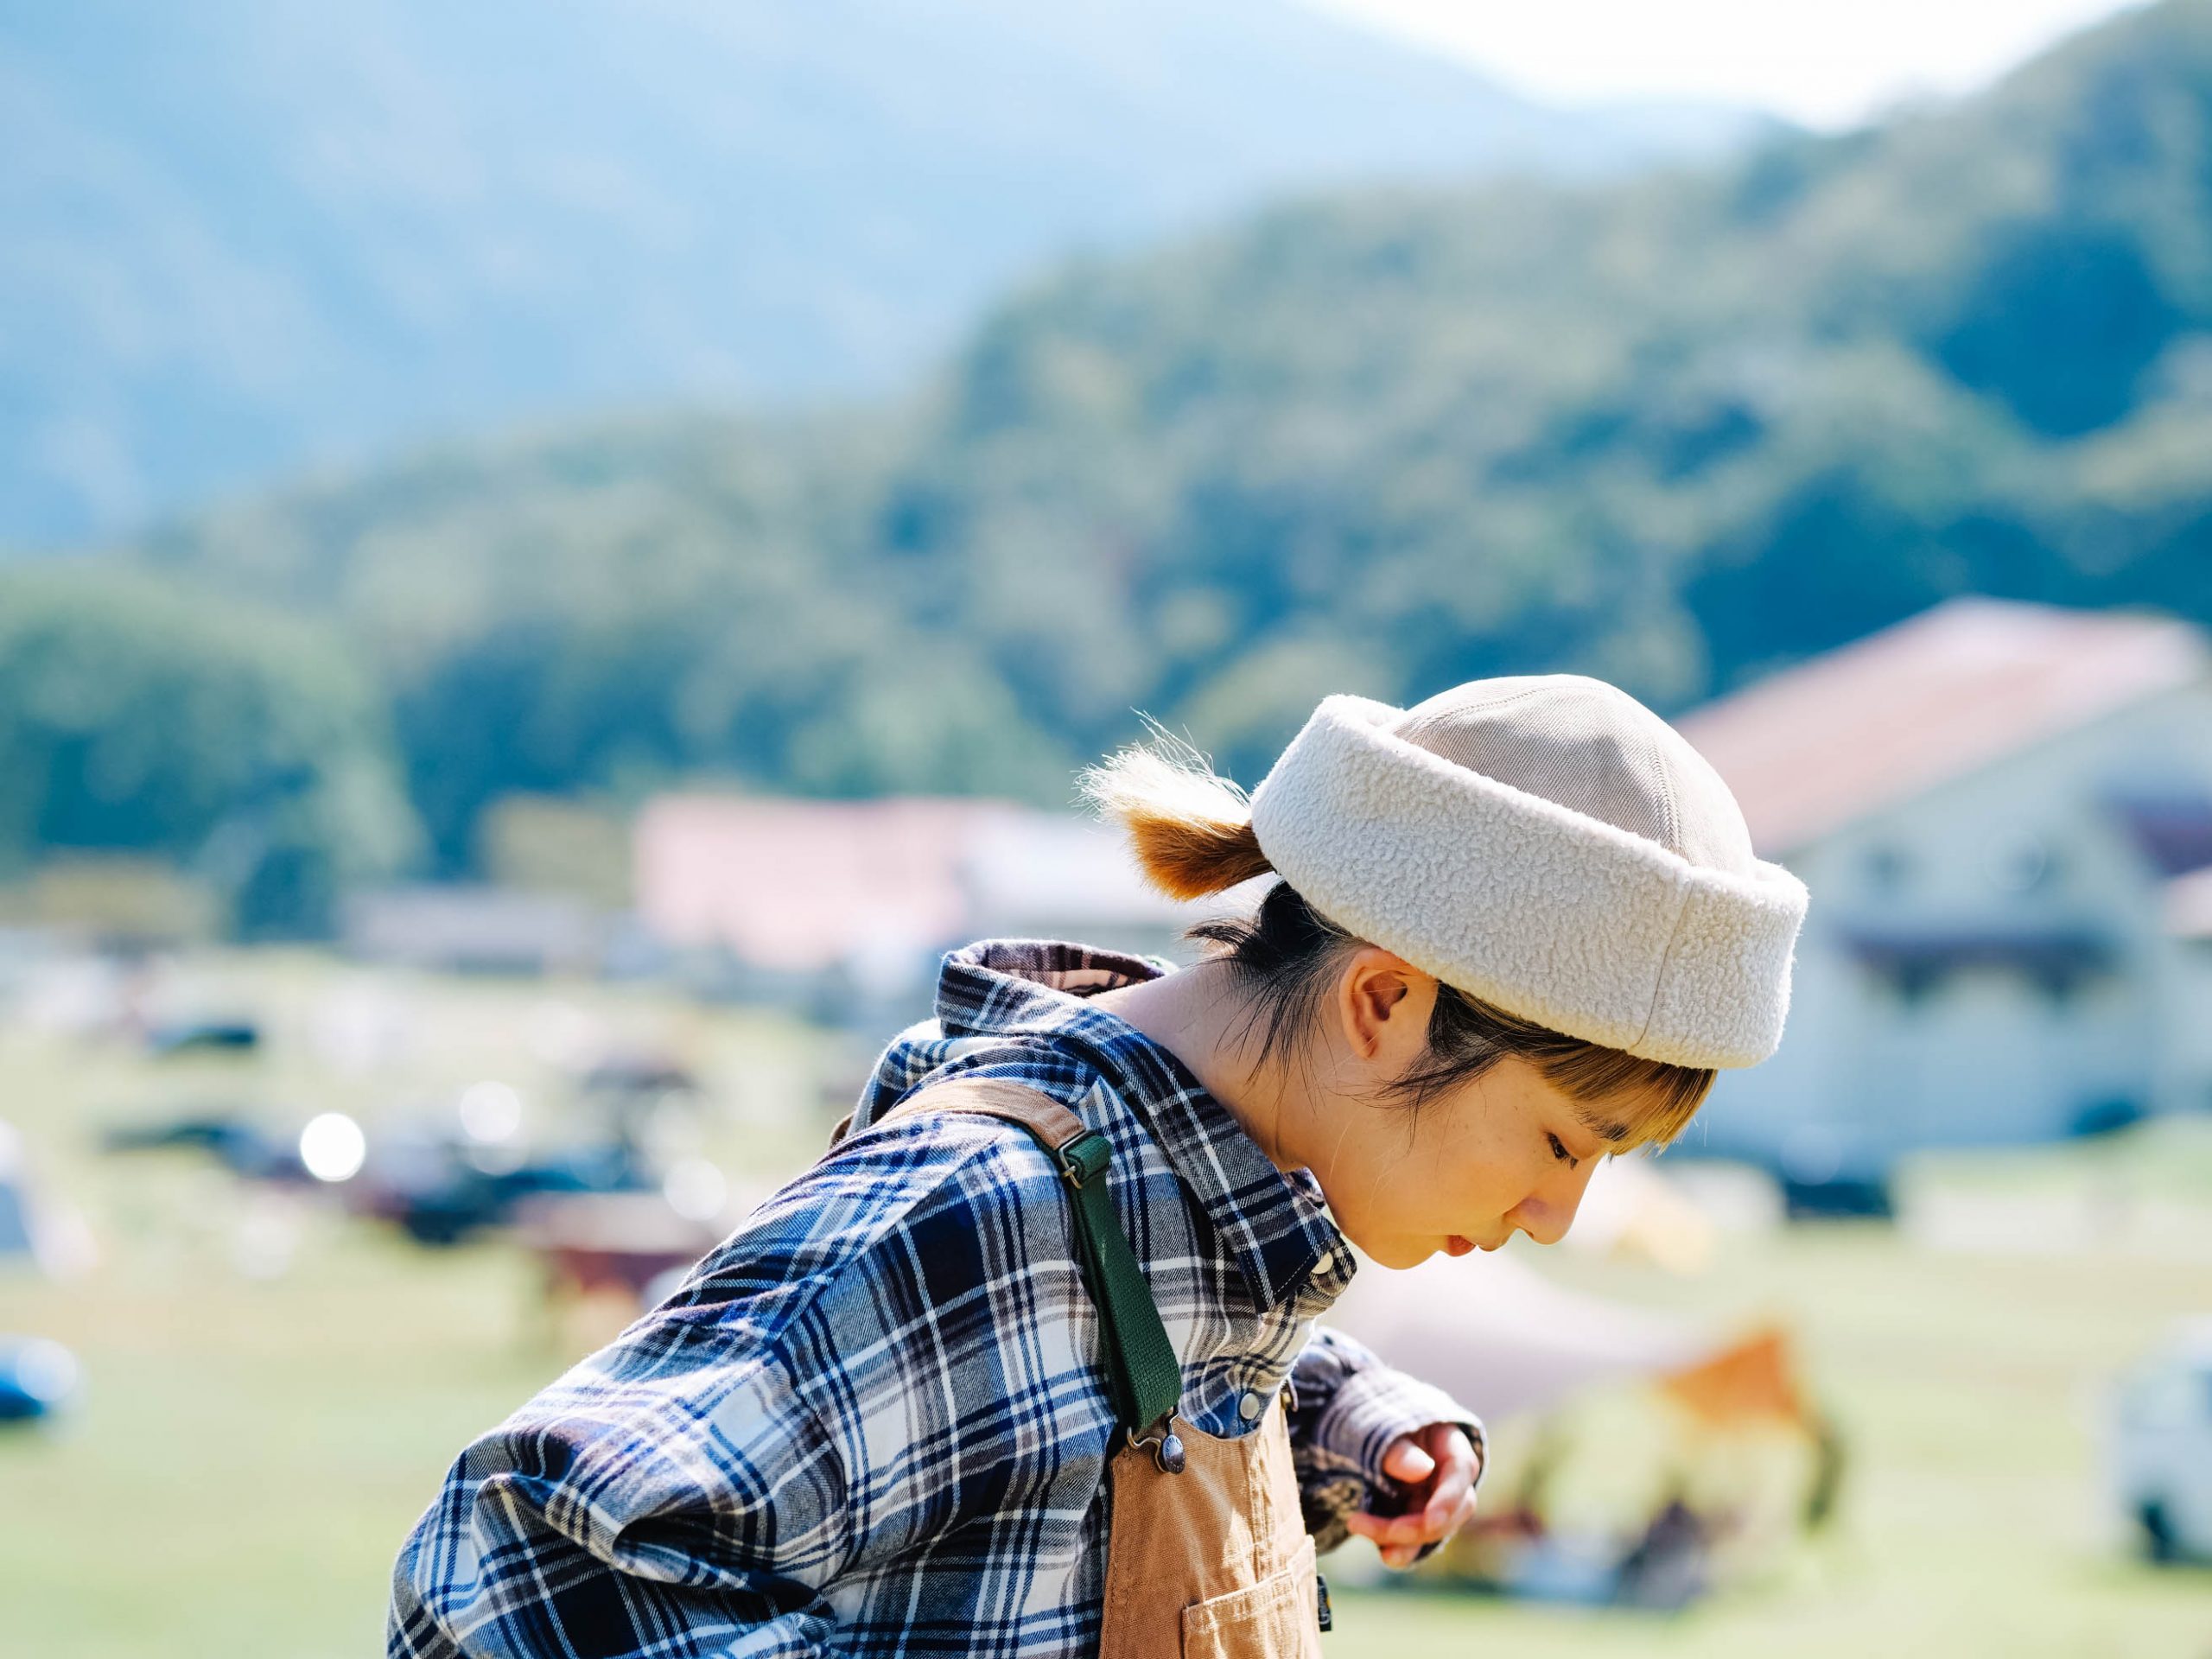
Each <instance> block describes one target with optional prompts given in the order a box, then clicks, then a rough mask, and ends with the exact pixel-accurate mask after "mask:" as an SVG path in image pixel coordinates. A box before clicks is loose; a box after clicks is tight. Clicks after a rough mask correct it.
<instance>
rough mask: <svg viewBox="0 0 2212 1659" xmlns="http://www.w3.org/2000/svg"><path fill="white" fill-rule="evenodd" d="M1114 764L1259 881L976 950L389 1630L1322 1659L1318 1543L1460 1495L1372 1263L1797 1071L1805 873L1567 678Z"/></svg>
mask: <svg viewBox="0 0 2212 1659" xmlns="http://www.w3.org/2000/svg"><path fill="white" fill-rule="evenodd" d="M1086 785H1087V789H1088V791H1089V793H1090V796H1091V797H1092V798H1093V799H1094V800H1095V801H1096V802H1097V803H1098V804H1100V805H1101V806H1103V808H1104V809H1105V810H1107V811H1108V812H1109V813H1110V814H1111V815H1113V816H1115V817H1118V818H1119V819H1120V820H1121V821H1122V823H1123V824H1124V825H1125V826H1126V827H1127V829H1128V832H1129V834H1130V836H1131V838H1132V840H1133V842H1134V844H1135V851H1136V855H1137V856H1138V858H1139V859H1140V861H1141V863H1142V865H1143V867H1144V868H1145V869H1146V871H1147V873H1148V874H1150V875H1151V877H1152V878H1153V879H1154V880H1155V881H1156V882H1158V883H1159V884H1160V886H1162V887H1165V888H1166V889H1167V890H1169V891H1170V892H1173V893H1176V894H1177V895H1179V896H1181V897H1185V898H1195V897H1198V896H1199V895H1202V894H1205V893H1217V892H1220V891H1222V890H1224V889H1226V888H1228V887H1232V886H1235V885H1236V884H1238V883H1240V882H1243V881H1244V880H1248V879H1250V878H1254V877H1260V876H1265V875H1269V874H1272V875H1274V877H1275V878H1276V880H1274V884H1273V885H1272V886H1271V887H1268V889H1267V891H1266V893H1265V896H1264V897H1263V898H1262V899H1261V901H1260V903H1259V905H1258V907H1257V910H1256V912H1255V913H1253V914H1251V915H1250V916H1249V917H1245V918H1234V919H1219V920H1213V921H1210V922H1207V923H1205V924H1203V925H1200V926H1198V927H1197V928H1195V929H1194V930H1192V931H1193V933H1194V935H1195V936H1196V937H1197V938H1198V939H1199V940H1200V941H1202V942H1203V943H1205V944H1206V945H1207V946H1208V947H1209V950H1208V952H1207V954H1206V955H1205V956H1204V957H1203V958H1202V959H1201V960H1200V961H1199V962H1198V963H1195V964H1194V965H1192V966H1191V967H1188V968H1185V969H1179V970H1174V971H1170V970H1169V969H1168V968H1167V966H1166V964H1165V963H1159V962H1156V961H1151V960H1140V959H1137V958H1133V957H1123V956H1118V955H1115V954H1111V953H1109V952H1105V951H1102V950H1091V949H1089V948H1086V947H1084V946H1083V945H1079V944H1052V943H1043V942H1037V941H1007V940H995V941H985V942H983V943H981V944H975V945H971V946H969V947H968V948H967V949H965V950H957V951H954V952H952V953H951V954H950V956H948V957H946V958H945V961H944V969H943V976H942V978H941V981H940V983H939V986H938V999H937V1013H936V1017H935V1018H934V1019H932V1020H928V1021H925V1023H924V1024H922V1025H919V1026H917V1027H912V1029H910V1030H908V1031H906V1032H905V1033H902V1034H900V1035H899V1037H898V1038H897V1039H895V1040H894V1041H893V1043H892V1044H891V1045H890V1046H889V1048H888V1049H887V1051H886V1052H885V1053H884V1055H883V1057H882V1058H881V1059H880V1062H879V1064H878V1066H877V1069H876V1072H875V1075H874V1079H873V1081H872V1083H871V1084H870V1085H869V1087H868V1090H867V1091H866V1093H865V1096H864V1097H863V1098H862V1100H861V1103H860V1105H859V1107H858V1109H856V1111H855V1114H854V1116H853V1117H852V1118H851V1119H850V1120H849V1132H848V1133H844V1134H843V1135H842V1138H841V1139H840V1140H839V1141H837V1143H836V1146H835V1147H834V1148H833V1149H832V1150H831V1151H830V1152H829V1154H827V1155H826V1156H825V1157H824V1158H823V1160H822V1161H821V1162H820V1163H818V1164H817V1165H816V1166H814V1167H813V1168H812V1169H811V1170H810V1171H808V1172H807V1173H805V1174H804V1175H802V1176H800V1177H799V1178H798V1179H796V1180H794V1181H793V1182H791V1184H790V1185H788V1186H786V1187H785V1188H784V1189H783V1190H782V1191H781V1192H779V1193H778V1194H777V1195H776V1196H775V1197H774V1198H772V1199H770V1200H769V1201H768V1202H767V1203H766V1204H765V1205H763V1206H762V1207H761V1208H760V1210H759V1211H756V1212H755V1213H754V1214H753V1216H751V1217H749V1218H748V1219H747V1221H746V1222H745V1223H744V1224H742V1225H741V1227H740V1228H739V1229H738V1230H737V1231H736V1232H735V1233H734V1234H733V1235H732V1236H731V1237H730V1238H729V1239H728V1240H727V1241H726V1242H725V1243H723V1244H722V1245H721V1247H719V1248H718V1249H716V1250H715V1252H714V1253H712V1254H711V1255H709V1256H708V1257H707V1258H706V1260H704V1261H703V1262H701V1263H700V1265H699V1267H698V1268H697V1269H696V1271H695V1272H694V1273H693V1274H692V1275H691V1276H690V1280H689V1281H687V1282H686V1284H685V1285H684V1286H683V1288H682V1289H681V1290H680V1291H679V1292H678V1293H677V1294H676V1295H675V1296H674V1297H672V1298H671V1300H669V1301H667V1302H666V1303H664V1305H663V1306H660V1307H658V1308H657V1309H655V1310H654V1311H652V1313H648V1314H647V1315H645V1317H644V1318H643V1319H640V1320H639V1321H638V1322H637V1323H636V1324H635V1325H632V1326H631V1327H630V1328H629V1329H628V1330H627V1331H626V1332H624V1333H623V1334H622V1335H621V1336H620V1338H617V1339H616V1340H615V1341H614V1342H613V1344H611V1345H609V1346H608V1347H607V1348H606V1349H604V1350H602V1351H600V1352H599V1353H596V1354H594V1355H593V1356H591V1357H589V1358H588V1359H586V1360H584V1361H583V1362H582V1363H580V1364H578V1365H577V1366H576V1367H575V1369H574V1370H571V1371H570V1372H569V1374H568V1375H567V1376H563V1377H562V1378H561V1379H560V1380H559V1381H557V1382H556V1383H554V1384H552V1385H551V1386H550V1388H548V1389H546V1390H545V1391H544V1392H543V1393H542V1394H540V1395H538V1396H537V1398H536V1399H534V1400H532V1401H531V1402H529V1403H528V1404H526V1405H525V1406H524V1407H523V1408H521V1409H520V1410H519V1411H518V1412H517V1413H516V1414H514V1415H513V1416H512V1417H510V1418H509V1419H508V1420H507V1421H505V1422H504V1423H502V1424H501V1425H499V1427H497V1428H495V1429H493V1430H492V1431H491V1432H490V1433H486V1434H485V1435H484V1436H482V1437H481V1438H480V1439H479V1440H477V1441H476V1442H475V1443H474V1444H473V1445H472V1446H469V1447H468V1448H467V1450H466V1451H464V1452H462V1454H461V1458H460V1459H459V1461H458V1462H457V1463H456V1464H455V1465H454V1467H453V1469H452V1471H450V1473H449V1474H448V1478H447V1480H446V1483H445V1485H444V1488H443V1490H442V1492H441V1493H440V1495H439V1497H437V1499H436V1501H435V1503H433V1504H432V1506H431V1508H430V1509H429V1512H428V1513H427V1514H426V1515H425V1516H423V1519H422V1521H421V1522H419V1523H418V1524H417V1526H416V1529H415V1531H414V1533H413V1534H412V1535H411V1536H410V1538H409V1539H408V1541H407V1542H406V1544H405V1546H404V1548H403V1550H402V1552H401V1554H400V1556H399V1560H398V1562H397V1568H396V1572H395V1579H394V1590H393V1602H392V1607H391V1623H390V1632H389V1645H390V1649H391V1652H392V1653H393V1654H398V1655H413V1656H451V1655H454V1654H468V1655H474V1656H514V1659H520V1656H538V1655H550V1654H562V1655H593V1656H617V1655H625V1656H626V1655H638V1656H645V1655H652V1656H664V1659H677V1656H684V1659H690V1656H705V1655H708V1654H714V1655H721V1656H747V1659H764V1656H769V1655H793V1656H797V1655H821V1656H847V1659H861V1656H877V1655H891V1654H901V1655H912V1654H963V1655H1025V1656H1028V1655H1035V1656H1044V1655H1056V1656H1057V1655H1065V1656H1077V1655H1083V1656H1089V1655H1093V1654H1099V1655H1105V1656H1108V1659H1160V1656H1173V1655H1176V1654H1185V1655H1192V1656H1198V1655H1205V1656H1220V1659H1250V1656H1262V1655H1265V1656H1296V1659H1311V1656H1313V1655H1314V1654H1316V1653H1318V1652H1319V1646H1318V1639H1319V1638H1318V1634H1317V1632H1318V1630H1319V1628H1320V1625H1321V1624H1322V1622H1323V1620H1324V1618H1325V1588H1324V1587H1323V1586H1321V1585H1320V1584H1319V1581H1318V1577H1317V1574H1316V1573H1315V1570H1314V1558H1315V1554H1316V1552H1317V1550H1325V1549H1327V1548H1331V1547H1332V1546H1333V1545H1334V1544H1336V1543H1338V1542H1339V1541H1342V1539H1343V1538H1344V1536H1345V1535H1346V1534H1347V1533H1348V1532H1357V1533H1359V1534H1362V1535H1365V1536H1368V1537H1370V1538H1372V1539H1374V1540H1376V1542H1377V1543H1378V1545H1379V1546H1381V1548H1383V1553H1384V1556H1385V1559H1386V1560H1392V1561H1394V1562H1398V1563H1402V1562H1404V1561H1406V1560H1411V1559H1413V1558H1414V1557H1415V1556H1416V1555H1418V1554H1421V1553H1424V1552H1425V1551H1426V1550H1427V1549H1428V1548H1433V1546H1434V1545H1435V1544H1436V1543H1437V1542H1438V1541H1440V1540H1441V1539H1442V1538H1443V1537H1444V1536H1446V1535H1447V1534H1448V1533H1449V1532H1450V1531H1451V1530H1452V1529H1454V1528H1455V1527H1457V1526H1458V1525H1459V1523H1460V1522H1462V1521H1464V1520H1465V1518H1466V1517H1467V1516H1469V1515H1470V1514H1471V1510H1472V1504H1473V1497H1472V1489H1473V1485H1474V1482H1475V1479H1476V1478H1477V1476H1478V1472H1479V1462H1480V1458H1481V1454H1482V1446H1483V1436H1482V1429H1481V1426H1480V1423H1479V1421H1478V1419H1477V1418H1476V1417H1475V1415H1474V1414H1473V1413H1472V1412H1471V1411H1469V1410H1468V1409H1466V1408H1465V1407H1464V1406H1461V1405H1460V1404H1459V1403H1458V1402H1455V1401H1453V1400H1452V1399H1451V1398H1450V1397H1448V1396H1447V1395H1444V1394H1443V1393H1441V1392H1440V1391H1439V1390H1437V1389H1433V1388H1431V1387H1429V1386H1428V1385H1427V1384H1425V1383H1421V1382H1418V1381H1416V1380H1415V1379H1414V1378H1411V1377H1408V1376H1403V1375H1402V1374H1400V1373H1398V1372H1396V1371H1395V1370H1390V1369H1389V1367H1387V1366H1385V1365H1383V1364H1382V1363H1379V1362H1378V1361H1377V1360H1376V1358H1375V1357H1374V1356H1373V1355H1371V1354H1370V1353H1368V1352H1367V1351H1364V1350H1363V1349H1362V1348H1360V1347H1359V1346H1358V1345H1357V1344H1354V1343H1352V1342H1351V1341H1349V1340H1347V1339H1346V1338H1344V1337H1343V1336H1342V1335H1340V1334H1338V1333H1336V1332H1331V1331H1328V1330H1327V1329H1325V1328H1324V1327H1322V1326H1320V1325H1317V1324H1316V1323H1315V1320H1316V1319H1317V1317H1318V1316H1319V1315H1320V1314H1321V1313H1324V1312H1325V1310H1326V1309H1327V1307H1328V1306H1329V1305H1330V1303H1331V1302H1332V1300H1334V1299H1335V1298H1336V1296H1337V1294H1338V1293H1339V1292H1340V1291H1341V1290H1342V1289H1343V1288H1344V1286H1345V1284H1346V1283H1347V1282H1348V1281H1350V1279H1351V1275H1352V1273H1353V1271H1354V1255H1353V1248H1352V1247H1354V1246H1356V1247H1357V1248H1358V1249H1360V1250H1362V1251H1363V1252H1364V1253H1365V1254H1366V1255H1368V1256H1370V1258H1371V1259H1372V1260H1373V1261H1374V1262H1376V1263H1378V1264H1380V1266H1382V1267H1383V1268H1402V1267H1407V1266H1410V1265H1412V1264H1413V1263H1414V1262H1420V1261H1421V1260H1423V1259H1424V1258H1426V1257H1427V1256H1428V1255H1432V1254H1433V1253H1434V1252H1436V1251H1438V1250H1446V1251H1450V1252H1452V1253H1454V1254H1459V1253H1463V1252H1465V1251H1469V1250H1472V1249H1478V1248H1479V1249H1495V1248H1497V1246H1498V1245H1500V1244H1502V1243H1504V1242H1505V1240H1506V1239H1507V1238H1508V1237H1510V1236H1511V1235H1512V1234H1513V1233H1514V1232H1516V1231H1520V1232H1525V1233H1527V1234H1528V1235H1529V1236H1530V1237H1531V1238H1532V1239H1534V1240H1535V1241H1536V1242H1537V1243H1552V1242H1554V1241H1555V1240H1556V1239H1558V1238H1559V1237H1560V1236H1561V1235H1563V1234H1564V1233H1565V1232H1566V1231H1567V1227H1568V1224H1570V1223H1571V1222H1572V1220H1573V1216H1574V1211H1575V1208H1576V1205H1577V1204H1578V1203H1579V1202H1580V1198H1581V1195H1582V1192H1583V1189H1584V1187H1585V1185H1586V1183H1587V1182H1588V1180H1589V1178H1590V1174H1591V1172H1592V1169H1594V1168H1595V1167H1596V1166H1597V1163H1598V1161H1599V1159H1601V1158H1603V1157H1605V1156H1608V1155H1610V1154H1615V1153H1618V1152H1622V1151H1624V1150H1627V1149H1629V1148H1630V1147H1637V1146H1643V1145H1656V1144H1662V1143H1664V1142H1665V1141H1669V1140H1670V1139H1671V1138H1672V1137H1673V1136H1674V1135H1676V1134H1677V1133H1679V1131H1680V1130H1681V1128H1682V1126H1683V1125H1684V1124H1685V1123H1686V1122H1688V1119H1689V1117H1690V1116H1691V1115H1692V1113H1694V1111H1695V1110H1696V1109H1697V1107H1698V1105H1699V1104H1700V1102H1701V1101H1702V1100H1703V1098H1704V1096H1705V1095H1706V1092H1707V1089H1708V1088H1709V1087H1710V1085H1711V1083H1712V1080H1713V1068H1715V1067H1719V1066H1732V1065H1751V1064H1753V1063H1755V1062H1757V1061H1758V1060H1759V1059H1761V1058H1764V1057H1765V1056H1766V1055H1767V1054H1768V1053H1770V1052H1771V1051H1772V1049H1773V1047H1774V1046H1775V1044H1776V1043H1777V1041H1778V1040H1779V1038H1780V1035H1781V1030H1782V1024H1783V1014H1784V1013H1785V1011H1786V1008H1787V1006H1788V1001H1789V969H1790V963H1791V957H1792V953H1793V949H1794V944H1795V940H1796V932H1797V929H1798V926H1799V924H1800V922H1801V921H1802V917H1803V914H1804V909H1805V891H1804V888H1803V887H1802V885H1801V884H1800V883H1799V882H1798V881H1797V880H1796V878H1794V877H1793V876H1791V875H1790V874H1789V873H1788V872H1786V871H1784V870H1783V869H1781V868H1779V867H1777V866H1775V865H1772V864H1769V863H1766V862H1764V861H1760V860H1758V858H1756V857H1755V856H1754V855H1753V854H1752V851H1751V842H1750V837H1749V836H1748V834H1747V833H1746V831H1745V825H1744V822H1743V817H1742V815H1741V813H1740V812H1739V811H1738V810H1737V807H1736V804H1735V802H1734V800H1733V798H1732V797H1731V796H1730V794H1729V792H1728V791H1727V788H1726V785H1724V784H1723V783H1722V782H1721V780H1720V779H1719V775H1718V774H1717V773H1715V772H1713V769H1712V767H1711V766H1708V765H1707V763H1706V762H1705V761H1704V760H1702V759H1701V758H1700V756H1699V755H1698V754H1697V753H1696V752H1695V751H1694V750H1693V749H1692V748H1691V747H1689V745H1688V743H1687V742H1686V741H1683V739H1682V738H1681V736H1680V735H1679V734H1676V733H1675V732H1674V731H1673V730H1672V728H1669V727H1668V726H1667V725H1666V724H1665V722H1663V721H1661V720H1659V719H1658V718H1657V716H1656V715H1653V714H1651V713H1650V712H1649V710H1648V709H1644V708H1643V706H1642V705H1641V704H1640V703H1638V702H1636V701H1635V700H1634V699H1633V698H1631V697H1630V696H1627V695H1626V694H1625V693H1624V692H1621V691H1619V690H1616V689H1615V688H1613V687H1611V686H1609V685H1606V684H1605V683H1603V682H1600V681H1596V680H1592V679H1586V678H1584V677H1580V676H1573V675H1548V676H1539V677H1516V678H1508V679H1493V680H1478V681H1475V682H1472V683H1469V684H1466V685H1463V686H1460V687H1459V688H1457V689H1455V690H1452V691H1448V692H1446V693H1444V694H1443V695H1441V696H1438V697H1435V698H1433V699H1431V700H1430V701H1428V702H1424V703H1421V704H1420V705H1419V706H1418V707H1416V708H1414V709H1410V710H1399V709H1392V708H1389V707H1388V706H1386V705H1383V704H1381V703H1376V702H1369V701H1367V700H1364V699H1362V698H1357V697H1344V696H1334V697H1330V698H1327V699H1325V701H1324V702H1322V704H1321V705H1320V707H1319V709H1317V710H1316V711H1315V713H1314V715H1313V718H1312V719H1311V720H1310V721H1308V722H1307V724H1306V727H1305V728H1304V729H1303V730H1302V731H1301V732H1300V734H1299V735H1298V737H1297V738H1296V739H1295V740H1294V741H1293V742H1292V744H1291V745H1290V747H1288V748H1287V750H1286V751H1285V752H1284V753H1283V755H1282V756H1281V759H1280V760H1278V762H1277V763H1276V765H1275V766H1274V768H1273V770H1272V771H1271V772H1269V773H1268V777H1267V779H1266V780H1265V781H1264V782H1263V783H1262V785H1260V787H1259V788H1258V790H1257V791H1255V793H1254V794H1253V795H1252V796H1251V797H1250V798H1249V801H1248V799H1247V798H1245V797H1244V796H1243V794H1242V793H1241V792H1239V791H1236V789H1235V788H1234V787H1233V786H1232V785H1229V784H1227V783H1226V782H1224V780H1222V779H1217V778H1215V777H1213V776H1212V775H1211V772H1210V771H1209V770H1207V769H1206V768H1205V766H1204V765H1203V763H1201V762H1198V760H1197V759H1196V757H1194V756H1192V755H1190V754H1188V753H1175V752H1173V751H1170V750H1166V749H1148V748H1137V749H1132V750H1128V751H1124V752H1123V753H1121V754H1119V755H1117V756H1116V757H1114V758H1113V759H1112V760H1109V761H1108V762H1106V763H1105V764H1104V765H1103V766H1101V767H1098V768H1096V769H1094V771H1093V772H1091V773H1090V774H1088V775H1087V778H1086ZM1436 1317H1437V1318H1438V1319H1450V1318H1451V1317H1452V1308H1450V1307H1449V1306H1440V1307H1439V1308H1438V1309H1437V1310H1436Z"/></svg>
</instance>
